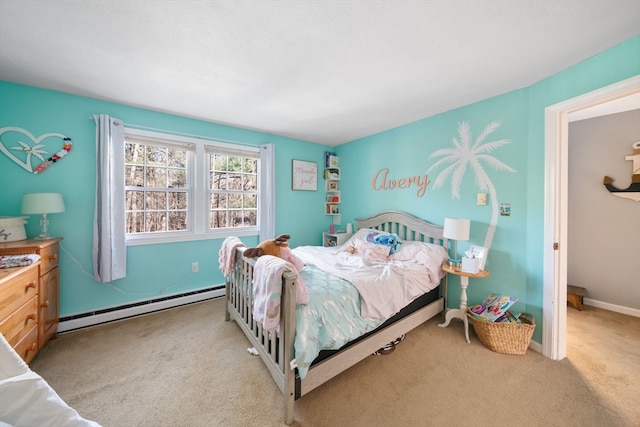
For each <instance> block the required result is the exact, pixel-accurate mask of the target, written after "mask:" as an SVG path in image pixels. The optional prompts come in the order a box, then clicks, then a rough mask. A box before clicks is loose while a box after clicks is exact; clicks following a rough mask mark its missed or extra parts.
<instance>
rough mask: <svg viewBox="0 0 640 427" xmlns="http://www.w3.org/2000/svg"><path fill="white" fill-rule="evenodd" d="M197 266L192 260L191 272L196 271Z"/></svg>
mask: <svg viewBox="0 0 640 427" xmlns="http://www.w3.org/2000/svg"><path fill="white" fill-rule="evenodd" d="M198 267H199V265H198V263H197V262H192V263H191V272H192V273H197V272H198Z"/></svg>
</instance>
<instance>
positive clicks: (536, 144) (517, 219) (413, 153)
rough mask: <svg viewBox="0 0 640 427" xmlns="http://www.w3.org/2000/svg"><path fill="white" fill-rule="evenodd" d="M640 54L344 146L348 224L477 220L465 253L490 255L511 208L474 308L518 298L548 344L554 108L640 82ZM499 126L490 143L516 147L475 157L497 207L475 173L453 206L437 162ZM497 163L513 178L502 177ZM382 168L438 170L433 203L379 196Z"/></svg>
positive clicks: (454, 296) (629, 46)
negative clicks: (463, 128) (385, 214)
mask: <svg viewBox="0 0 640 427" xmlns="http://www.w3.org/2000/svg"><path fill="white" fill-rule="evenodd" d="M638 51H640V37H634V38H632V39H630V40H628V41H627V42H625V43H622V44H620V45H618V46H616V47H614V48H612V49H609V50H607V51H605V52H603V53H602V54H600V55H597V56H594V57H592V58H589V59H588V60H585V61H583V62H581V63H579V64H576V65H574V66H572V67H570V68H568V69H566V70H563V71H560V72H558V73H557V74H554V75H553V76H551V77H549V78H547V79H544V80H542V81H540V82H537V83H534V84H532V85H531V86H529V87H527V88H523V89H520V90H517V91H514V92H510V93H506V94H502V95H499V96H496V97H494V98H491V99H487V100H485V101H482V102H479V103H476V104H472V105H469V106H465V107H463V108H459V109H456V110H453V111H448V112H446V113H444V114H440V115H437V116H433V117H429V118H426V119H423V120H420V121H417V122H415V123H411V124H408V125H406V126H401V127H398V128H395V129H390V130H388V131H385V132H382V133H379V134H376V135H372V136H370V137H367V138H363V139H361V140H357V141H353V142H350V143H348V144H344V145H341V146H340V147H338V154H339V155H340V159H341V162H343V164H348V165H350V167H349V168H344V167H343V171H342V173H343V177H344V178H343V182H342V183H341V185H342V188H343V190H342V198H343V200H344V203H343V205H344V206H343V209H342V214H343V215H342V218H343V222H349V221H353V218H355V217H358V216H361V215H367V214H369V213H370V212H375V211H377V210H381V209H398V210H405V211H408V212H410V213H413V214H415V215H417V216H420V217H422V218H425V219H427V220H430V221H432V222H435V223H437V224H442V223H443V220H444V217H462V218H469V219H471V227H472V231H471V239H470V241H469V242H461V243H460V244H459V251H460V250H464V249H465V248H467V247H468V246H469V245H470V244H474V245H480V246H483V245H484V243H485V242H486V241H487V232H488V230H489V225H490V224H491V223H493V220H492V216H493V215H494V212H495V211H496V209H497V210H499V206H498V208H496V205H492V203H498V204H501V203H510V205H511V215H510V216H501V215H498V216H497V217H496V220H495V224H496V229H495V235H494V237H493V239H492V240H491V242H490V249H489V253H488V258H487V265H486V267H487V269H488V270H489V271H490V273H491V275H490V277H488V278H486V279H476V280H474V279H471V280H470V285H469V290H468V300H469V303H470V304H473V303H478V302H480V301H481V300H482V299H483V298H484V297H485V296H486V295H487V294H489V293H490V292H502V293H506V294H509V295H512V296H515V297H517V298H518V299H519V302H518V303H517V304H516V306H515V307H514V309H515V310H518V311H527V312H529V313H532V314H533V315H534V316H535V317H536V323H537V327H536V331H535V333H534V336H533V339H534V340H535V341H537V342H541V341H542V319H543V318H542V306H543V285H544V283H543V255H544V247H543V236H544V220H545V214H544V204H545V194H544V188H545V187H544V183H545V152H544V151H545V150H544V140H545V120H544V111H545V108H546V107H548V106H551V105H554V104H557V103H559V102H561V101H564V100H567V99H571V98H574V97H576V96H579V95H582V94H585V93H588V92H590V91H593V90H596V89H599V88H601V87H604V86H607V85H609V84H612V83H615V82H618V81H621V80H624V79H627V78H629V77H632V76H635V75H637V74H640V56H639V55H638V54H637V52H638ZM493 121H500V122H501V125H500V127H498V128H495V129H493V131H492V132H491V134H490V135H489V136H488V137H487V138H486V139H484V143H488V142H493V141H500V140H503V139H507V140H509V141H510V142H509V143H508V144H505V145H502V146H499V147H496V148H495V149H492V150H490V151H489V150H487V151H486V152H485V153H482V154H486V155H487V156H486V157H479V153H476V154H475V155H474V156H471V157H473V158H475V159H476V160H478V165H479V166H481V167H480V168H479V169H481V170H482V171H484V172H485V173H486V175H487V178H488V180H489V182H490V183H491V185H490V187H489V191H488V192H489V193H490V196H489V200H488V205H487V206H477V205H476V194H477V193H478V191H479V185H478V182H477V181H476V180H475V175H476V173H475V172H474V171H472V168H471V167H468V168H467V169H466V170H465V172H464V174H463V175H462V178H461V180H460V183H459V186H458V190H459V198H455V197H454V196H453V194H454V192H453V189H452V187H451V186H452V182H453V178H452V176H451V175H449V176H446V177H445V180H444V181H445V182H444V185H443V186H440V187H436V185H435V182H436V180H437V177H438V175H440V174H441V173H442V171H443V169H444V167H445V166H446V165H443V166H440V167H435V164H436V161H437V160H439V159H440V157H437V156H436V157H432V155H433V154H434V153H437V152H438V150H442V149H452V148H454V145H453V144H454V138H455V139H457V140H460V138H459V135H458V129H459V124H460V123H468V124H469V126H470V129H471V134H472V135H473V137H472V138H473V140H475V138H477V137H478V135H480V133H481V132H482V131H483V129H485V127H486V126H488V125H489V124H490V123H492V122H493ZM471 157H470V159H471ZM489 157H491V159H489ZM496 161H499V162H501V163H502V164H504V165H507V166H508V167H510V168H511V169H513V171H510V170H507V169H505V168H502V169H496V168H495V167H494V165H495V164H496ZM381 168H389V170H390V174H393V175H394V176H395V177H404V176H408V175H419V174H424V173H426V171H427V170H428V169H429V168H432V171H431V172H430V173H429V181H430V184H429V185H428V187H427V191H426V194H425V195H424V196H423V197H418V196H417V195H416V194H415V191H414V190H413V189H393V190H375V189H374V188H373V187H372V183H371V180H372V177H373V176H372V175H373V173H374V171H377V170H379V169H381ZM491 194H495V195H496V197H492V196H491ZM451 283H452V284H453V285H452V286H450V287H449V293H448V296H449V306H450V307H456V306H457V305H458V303H459V299H460V288H459V279H458V278H457V277H453V278H451Z"/></svg>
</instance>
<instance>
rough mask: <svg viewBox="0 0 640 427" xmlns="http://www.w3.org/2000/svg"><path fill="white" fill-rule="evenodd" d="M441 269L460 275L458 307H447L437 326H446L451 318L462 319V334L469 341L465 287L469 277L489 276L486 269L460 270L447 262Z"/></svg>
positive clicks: (467, 284)
mask: <svg viewBox="0 0 640 427" xmlns="http://www.w3.org/2000/svg"><path fill="white" fill-rule="evenodd" d="M442 269H443V270H444V271H446V272H447V273H449V274H455V275H456V276H460V288H461V291H460V308H451V309H447V312H446V314H445V316H444V323H440V324H439V325H438V326H440V327H441V328H446V327H447V326H449V322H451V319H460V320H462V322H464V335H465V337H466V338H467V342H468V343H471V341H470V340H469V319H467V287H468V286H469V277H473V278H476V279H481V278H483V277H489V272H488V271H487V270H481V271H479V272H477V273H466V272H464V271H462V270H461V269H460V267H452V266H450V265H449V263H444V264H442Z"/></svg>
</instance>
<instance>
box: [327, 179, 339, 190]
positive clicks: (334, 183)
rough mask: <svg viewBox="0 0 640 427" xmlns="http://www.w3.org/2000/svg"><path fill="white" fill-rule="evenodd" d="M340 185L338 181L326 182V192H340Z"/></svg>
mask: <svg viewBox="0 0 640 427" xmlns="http://www.w3.org/2000/svg"><path fill="white" fill-rule="evenodd" d="M339 184H340V183H339V182H338V181H327V185H326V189H327V191H340V185H339Z"/></svg>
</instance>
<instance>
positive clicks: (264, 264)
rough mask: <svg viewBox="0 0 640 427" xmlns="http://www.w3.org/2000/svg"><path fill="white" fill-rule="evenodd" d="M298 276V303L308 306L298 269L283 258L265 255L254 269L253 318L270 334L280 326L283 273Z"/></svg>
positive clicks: (296, 288)
mask: <svg viewBox="0 0 640 427" xmlns="http://www.w3.org/2000/svg"><path fill="white" fill-rule="evenodd" d="M285 271H291V272H293V273H296V274H298V279H296V283H295V291H296V302H297V303H298V304H307V303H308V302H309V300H308V298H307V292H306V288H305V286H304V283H302V281H301V279H300V275H299V273H298V270H297V269H296V267H295V266H294V265H293V264H292V263H290V262H288V261H285V260H283V259H282V258H278V257H274V256H271V255H263V256H261V257H260V258H258V259H257V261H256V264H255V266H254V268H253V318H254V320H255V321H256V322H258V323H260V324H261V325H262V327H263V328H264V329H265V330H266V331H269V332H274V331H275V330H276V329H277V328H278V326H279V325H280V302H281V300H282V273H284V272H285Z"/></svg>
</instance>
